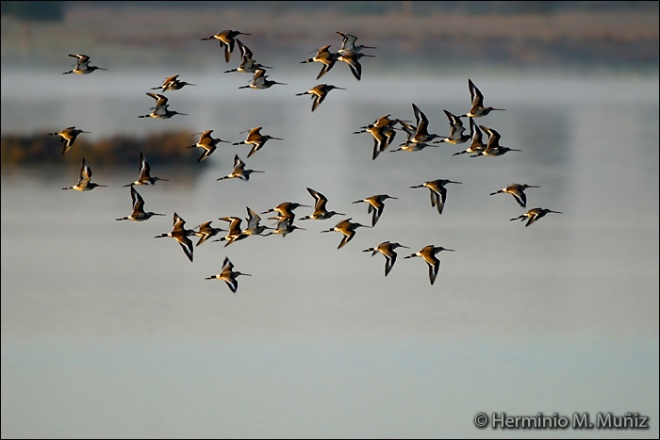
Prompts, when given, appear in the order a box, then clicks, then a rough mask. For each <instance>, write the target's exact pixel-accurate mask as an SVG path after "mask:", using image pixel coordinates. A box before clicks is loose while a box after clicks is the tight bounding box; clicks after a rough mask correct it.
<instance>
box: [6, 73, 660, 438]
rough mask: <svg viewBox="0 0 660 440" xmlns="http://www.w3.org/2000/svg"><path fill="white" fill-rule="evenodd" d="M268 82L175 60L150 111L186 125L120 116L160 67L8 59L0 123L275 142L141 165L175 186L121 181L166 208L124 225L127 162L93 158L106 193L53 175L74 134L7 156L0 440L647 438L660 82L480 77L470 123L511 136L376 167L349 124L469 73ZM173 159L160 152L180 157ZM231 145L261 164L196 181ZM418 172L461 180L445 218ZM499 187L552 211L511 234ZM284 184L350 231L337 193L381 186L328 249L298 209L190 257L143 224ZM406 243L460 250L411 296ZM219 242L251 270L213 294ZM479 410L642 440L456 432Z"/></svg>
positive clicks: (446, 91)
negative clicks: (502, 151)
mask: <svg viewBox="0 0 660 440" xmlns="http://www.w3.org/2000/svg"><path fill="white" fill-rule="evenodd" d="M342 67H343V66H342ZM312 71H313V72H312ZM275 72H276V71H273V73H272V75H271V77H272V79H274V80H278V81H282V82H286V83H287V84H288V85H287V86H281V87H280V88H277V87H279V86H276V87H274V88H272V89H270V90H266V91H254V90H238V89H237V87H238V86H239V85H243V84H244V83H245V81H247V80H246V77H244V76H240V75H239V76H233V77H228V76H221V75H218V74H210V73H208V72H203V73H202V74H200V73H197V74H195V72H182V78H183V79H184V80H188V81H190V82H194V83H196V84H198V86H197V87H189V88H186V89H183V90H181V91H178V92H168V93H169V95H168V96H170V99H171V103H170V104H171V106H170V108H171V109H174V110H177V111H181V112H184V113H189V114H190V116H187V117H186V116H182V117H180V118H179V117H175V118H173V119H171V120H168V121H152V120H143V119H137V118H136V116H138V115H140V114H144V113H146V112H147V111H148V108H149V107H150V106H151V105H152V101H151V99H150V98H148V97H146V96H145V95H144V94H143V93H144V91H146V90H147V89H148V88H149V87H153V86H156V85H158V82H159V81H161V80H162V78H164V76H165V75H162V74H160V73H157V74H154V75H143V76H135V75H130V76H129V75H124V76H122V75H117V76H115V75H113V76H110V75H108V76H107V77H102V76H101V75H98V76H97V75H96V74H95V75H90V76H89V77H82V78H68V77H63V78H61V77H57V78H56V79H55V81H56V82H57V84H56V85H55V86H47V85H45V84H47V81H45V79H44V78H41V77H39V76H35V77H31V76H30V77H25V76H18V75H5V74H3V76H2V131H3V133H7V132H12V131H19V132H26V133H32V132H37V131H39V130H43V131H44V132H45V133H46V132H48V131H51V130H54V129H60V128H63V127H66V126H69V125H77V126H79V127H81V128H83V129H85V130H88V131H91V132H92V133H93V134H92V135H88V136H90V138H93V137H98V138H103V137H106V136H111V135H112V134H114V133H116V132H118V131H123V132H129V133H134V134H144V133H148V132H157V131H158V130H162V129H163V128H167V129H170V128H176V129H189V130H191V131H201V130H204V129H211V128H212V129H214V130H215V131H214V135H217V136H220V137H222V138H223V139H227V140H230V141H238V140H242V139H243V136H244V135H241V134H239V132H240V131H242V130H246V129H249V128H251V127H254V126H257V125H260V126H263V127H264V130H263V131H264V133H267V134H271V135H273V136H277V137H282V138H284V139H285V140H284V141H269V142H268V143H267V144H266V146H265V147H264V148H263V149H262V150H260V151H259V152H258V153H257V154H255V155H254V156H253V157H251V158H250V159H246V156H247V152H248V151H249V147H247V146H244V145H243V146H232V145H227V144H224V145H222V146H221V147H220V148H219V149H218V150H217V151H216V152H215V153H214V154H213V156H211V157H210V158H209V160H207V161H206V163H204V164H200V165H199V166H197V167H195V166H192V167H181V166H180V164H171V165H159V166H157V167H156V166H154V167H153V168H154V169H153V175H156V176H159V177H162V178H166V179H170V182H159V183H158V184H157V185H156V186H155V187H148V188H138V191H140V193H141V194H142V196H143V197H144V199H145V201H146V208H147V210H152V211H155V212H159V213H164V214H166V216H165V217H156V218H152V219H151V220H149V221H147V222H144V223H132V222H117V221H115V218H117V217H122V216H125V215H128V214H129V213H130V208H131V206H130V195H129V190H128V189H127V188H122V185H124V184H126V183H128V182H130V181H132V180H134V179H135V178H136V177H137V172H138V170H137V164H136V166H135V167H134V168H133V167H130V168H121V169H115V168H111V167H109V166H106V165H104V164H102V163H99V164H95V163H90V166H91V167H92V169H93V171H94V180H95V181H96V182H98V183H102V184H107V185H109V187H108V188H98V189H95V190H94V191H92V192H86V193H77V192H73V191H61V190H60V188H62V187H65V186H70V185H73V184H74V183H76V181H77V178H78V172H79V168H80V160H81V157H82V156H84V153H85V152H84V151H82V149H81V148H76V146H74V148H73V149H72V150H71V151H70V153H69V154H67V156H66V157H65V158H60V157H56V159H57V160H54V162H53V164H52V166H48V167H43V168H33V167H24V168H23V167H22V168H20V169H3V172H2V420H3V423H2V437H3V438H4V437H62V438H64V437H66V438H70V437H88V436H93V437H194V438H197V437H205V438H209V437H215V438H217V437H278V438H284V437H297V438H300V437H310V436H311V437H408V438H412V437H415V438H416V437H426V438H433V437H450V436H459V437H473V436H481V437H527V436H529V435H532V436H534V437H555V436H558V435H559V436H569V437H573V436H581V437H594V438H596V437H601V436H604V437H655V438H657V436H658V420H659V419H658V291H659V288H658V238H659V234H658V132H659V124H658V119H659V110H658V98H657V97H658V78H657V76H654V77H650V78H647V77H616V78H615V77H602V76H599V77H593V78H577V77H564V76H559V77H558V76H554V77H550V76H548V77H547V78H546V77H541V78H537V77H534V78H530V77H513V78H511V77H508V78H502V77H489V76H485V77H482V78H480V77H477V76H475V77H472V79H473V80H474V81H475V83H476V84H477V85H478V86H479V87H480V89H481V90H482V91H483V92H484V94H485V95H486V99H487V105H493V106H498V107H504V108H506V109H507V111H505V112H499V113H497V114H492V115H489V116H487V117H486V118H482V119H481V120H480V121H479V122H480V123H482V124H484V125H488V126H491V127H493V128H496V129H497V130H498V131H499V132H500V133H502V136H503V138H502V143H503V144H504V145H508V146H511V147H512V148H518V149H521V150H522V151H521V152H512V153H509V154H508V155H506V156H504V157H501V158H469V157H467V156H466V155H464V156H459V157H452V153H454V152H456V151H459V150H462V149H463V148H465V145H458V146H445V145H443V146H441V147H439V148H429V149H426V150H423V151H420V152H416V153H404V152H400V153H396V154H390V153H384V154H382V155H381V156H380V157H379V158H378V159H377V160H375V161H372V160H371V145H372V140H371V138H370V136H368V135H354V134H352V132H353V131H355V130H357V129H358V127H359V126H361V125H364V124H367V123H369V122H371V121H373V120H374V119H376V118H377V117H378V116H381V115H382V114H386V113H391V114H392V115H393V116H395V117H399V118H402V119H410V120H413V121H414V116H413V114H412V109H411V106H410V104H411V102H415V103H416V104H417V105H418V106H419V107H420V108H421V109H422V110H423V111H424V112H425V113H426V115H427V116H428V117H429V119H430V121H431V126H430V129H431V131H432V132H435V133H439V134H448V133H446V131H447V129H446V127H448V125H447V122H446V117H445V116H444V113H443V112H442V110H443V109H448V110H450V111H452V112H454V113H460V112H463V111H465V110H467V107H468V104H469V102H468V101H469V99H468V97H469V94H468V90H467V80H466V78H464V77H446V78H442V79H440V80H438V79H437V78H426V77H419V78H415V79H413V80H407V81H405V82H404V84H405V85H400V84H401V82H400V79H397V78H375V79H374V78H365V79H363V81H362V82H361V83H357V81H355V80H354V79H353V78H352V77H351V76H350V73H348V71H346V72H343V71H341V72H337V75H336V77H333V78H332V83H333V84H335V85H338V86H342V87H346V88H348V89H349V90H347V91H340V90H339V91H333V92H332V93H331V94H330V96H329V97H328V98H327V100H326V101H325V102H324V103H323V104H322V105H321V106H320V107H319V109H318V110H317V111H315V112H314V113H311V112H310V108H311V102H310V101H309V99H308V97H296V96H294V95H295V93H297V92H302V91H304V90H306V89H308V88H309V87H311V86H313V85H315V84H316V82H313V81H312V82H309V77H307V76H306V77H289V76H287V75H284V74H283V75H282V76H279V75H277V74H276V73H275ZM310 72H311V73H313V74H316V72H317V70H316V67H315V68H314V69H311V68H310ZM101 73H104V72H101ZM333 73H334V72H333ZM161 77H162V78H161ZM65 79H66V80H69V79H81V80H84V81H85V82H84V83H79V84H84V86H82V87H83V92H82V93H81V94H80V95H77V96H74V97H73V98H72V97H70V96H66V92H67V91H68V90H69V89H68V88H69V87H71V83H70V82H68V83H67V81H65ZM154 79H155V81H154ZM328 81H331V80H330V79H328ZM99 84H102V85H104V86H105V87H101V88H99ZM126 84H134V85H135V89H136V90H126V87H125V85H126ZM358 85H359V87H358ZM77 86H78V85H77ZM26 88H27V89H29V90H31V91H32V92H34V95H32V94H30V95H28V96H24V91H25V90H26ZM401 138H402V136H401V135H398V139H397V141H398V142H401ZM193 140H194V139H191V142H192V141H193ZM398 142H397V143H398ZM143 152H144V153H145V155H146V156H147V158H148V157H149V153H150V151H149V150H148V149H145V150H144V151H143ZM189 153H190V154H189V155H188V156H183V159H182V161H183V160H185V161H186V163H191V164H193V165H197V164H195V160H196V159H197V157H198V155H199V154H200V153H199V151H196V150H194V151H189ZM236 153H238V154H239V155H241V157H243V158H244V159H246V162H247V163H248V168H253V169H257V170H264V171H266V172H265V173H264V174H255V175H253V176H252V179H251V180H250V181H249V182H247V183H245V182H241V181H235V180H230V181H221V182H218V181H217V180H216V179H217V178H218V177H220V176H223V175H225V174H227V173H228V172H229V171H230V170H231V166H232V161H233V156H234V154H236ZM138 154H139V151H136V152H135V157H136V162H137V157H138ZM59 159H61V160H59ZM436 178H447V179H451V180H457V181H460V182H462V185H450V186H448V191H449V194H448V197H447V204H446V206H445V211H444V213H443V214H442V215H441V216H440V215H438V214H437V212H436V211H435V210H434V209H433V208H432V207H431V206H430V201H429V195H428V190H426V189H410V186H411V185H415V184H419V183H422V182H424V181H426V180H432V179H436ZM512 182H520V183H528V184H532V185H539V186H540V188H538V189H529V190H528V191H527V195H528V208H532V207H536V206H542V207H546V208H550V209H553V210H557V211H562V212H564V214H563V215H561V214H554V215H553V214H549V215H548V216H546V217H545V218H543V219H541V220H540V221H539V222H538V223H536V224H534V225H532V226H531V227H529V228H525V227H524V225H523V224H520V223H519V222H510V221H509V219H510V218H512V217H516V216H518V215H520V214H522V213H523V212H524V210H523V209H522V208H520V207H519V206H518V205H517V204H516V203H515V201H514V200H513V198H512V197H511V196H509V195H497V196H492V197H491V196H489V193H490V192H493V191H495V190H497V189H500V188H502V187H504V186H506V185H507V184H509V183H512ZM306 187H311V188H314V189H316V190H318V191H320V192H322V193H324V194H325V195H326V196H328V198H329V202H328V208H329V209H334V210H337V211H340V212H343V213H345V214H346V215H347V216H350V217H352V218H353V219H354V220H355V221H359V222H361V223H364V224H368V223H369V221H370V215H369V214H367V208H366V205H364V204H352V203H351V202H353V201H355V200H358V199H361V198H363V197H366V196H369V195H373V194H378V193H387V194H389V195H391V196H394V197H397V198H398V199H397V200H389V201H387V204H386V208H385V212H384V214H383V216H382V217H381V219H380V221H379V223H378V224H377V225H376V227H375V228H373V229H366V228H365V229H359V230H358V232H357V234H356V236H355V238H354V239H353V241H351V242H350V243H349V244H347V245H346V246H345V247H344V248H342V249H340V250H337V249H336V247H337V245H338V244H339V241H340V239H341V237H340V234H338V233H336V232H333V233H328V234H322V233H321V231H322V230H324V229H328V228H330V227H332V226H334V224H336V222H337V221H339V220H340V219H341V217H335V218H333V219H330V220H326V221H316V222H302V221H298V222H297V225H298V226H301V227H304V228H306V230H303V231H296V232H294V233H292V234H290V235H288V236H287V237H286V238H281V237H279V236H273V237H254V238H250V239H248V240H244V241H241V242H237V243H235V244H233V245H231V246H230V247H223V245H222V244H221V243H214V242H207V243H205V244H203V245H202V246H199V247H196V248H195V257H194V259H195V261H194V262H193V263H190V262H189V261H188V260H187V259H186V257H185V255H184V254H183V252H182V250H181V249H180V247H179V246H178V245H177V244H176V243H175V242H174V241H173V240H171V239H159V240H156V239H154V238H153V237H154V236H155V235H158V234H160V233H163V232H167V231H169V230H170V228H171V216H172V213H173V212H175V211H176V212H177V213H178V214H179V215H181V216H182V217H183V218H184V219H186V220H187V226H189V227H193V226H196V225H198V224H199V223H202V222H203V221H207V220H214V225H215V226H224V224H223V222H220V221H219V220H217V218H218V217H221V216H229V215H237V216H241V217H245V207H246V206H250V207H251V208H253V209H255V210H256V211H259V212H261V211H265V210H267V209H268V208H271V207H273V206H275V205H277V204H278V203H280V202H283V201H295V202H299V203H305V204H310V205H311V204H312V202H313V200H312V198H311V197H310V196H309V194H308V193H307V191H306V189H305V188H306ZM310 212H311V210H310V208H299V209H298V210H297V211H296V213H297V214H298V217H302V216H304V215H306V214H308V213H310ZM264 217H266V216H264ZM265 223H266V224H270V222H269V221H267V220H266V221H265ZM385 240H391V241H398V242H400V243H402V244H404V245H406V246H409V247H410V248H411V249H410V250H408V249H400V250H399V260H398V261H397V262H396V264H395V266H394V269H393V270H392V272H391V273H390V275H389V276H388V277H384V276H383V270H384V265H385V260H384V258H383V257H382V256H381V255H376V256H374V257H371V256H370V254H368V253H363V252H362V250H363V249H366V248H368V247H372V246H375V245H377V244H378V243H380V242H382V241H385ZM194 241H196V239H195V240H194ZM427 244H436V245H442V246H444V247H447V248H451V249H455V250H456V252H445V253H441V254H440V255H439V256H440V258H441V260H442V265H441V268H440V274H439V276H438V279H437V281H436V283H435V285H433V286H431V285H430V284H429V281H428V277H427V268H426V265H425V264H424V262H423V261H421V259H418V258H417V259H403V256H405V255H407V254H409V253H412V252H413V251H416V250H418V249H420V248H421V247H422V246H424V245H427ZM225 256H229V257H230V258H231V260H232V261H233V262H234V264H235V265H236V269H237V270H240V271H243V272H247V273H250V274H252V276H251V277H240V278H239V284H240V287H239V291H238V293H237V294H235V295H234V294H232V293H231V292H230V291H229V289H228V288H227V286H226V285H225V284H224V283H223V282H221V281H217V280H211V281H209V280H205V279H204V278H205V277H206V276H209V275H210V274H214V273H218V272H219V270H220V266H221V264H222V260H223V259H224V257H225ZM478 411H486V412H488V413H492V412H506V413H507V414H510V415H532V416H533V415H536V414H538V413H539V412H542V413H544V414H552V413H555V412H557V413H559V414H561V415H566V416H571V415H572V414H573V412H576V411H578V412H589V413H590V414H591V415H592V417H594V418H595V417H596V414H597V413H598V412H607V411H612V412H614V413H616V414H624V413H626V412H638V413H640V414H642V415H646V416H649V417H650V418H651V429H650V430H645V431H602V430H591V431H590V430H586V431H576V430H572V429H569V430H566V431H563V430H553V431H547V430H539V431H532V432H530V431H502V430H492V429H491V428H487V429H485V430H478V429H477V428H475V426H474V424H473V417H474V415H475V414H476V413H477V412H478Z"/></svg>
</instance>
